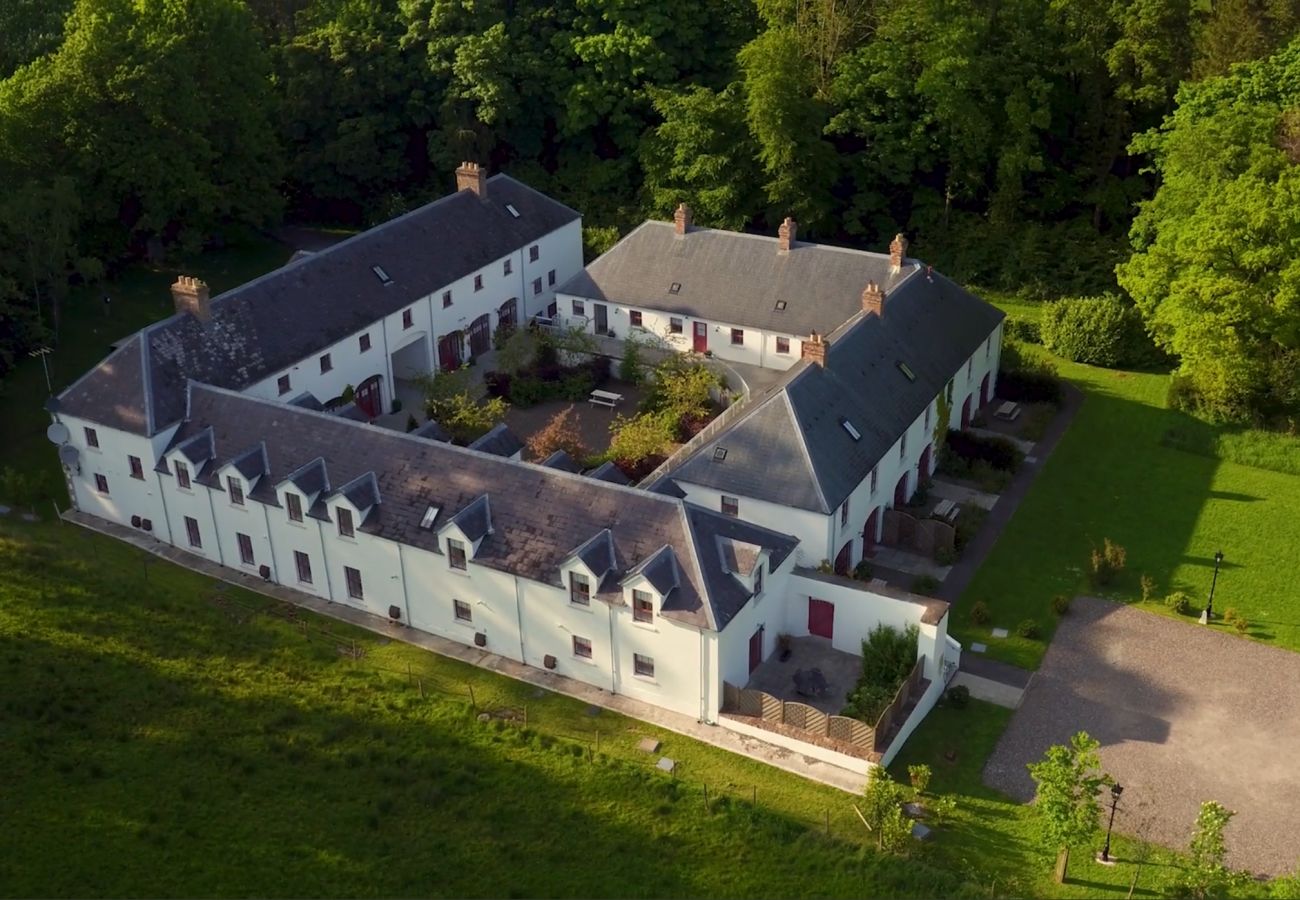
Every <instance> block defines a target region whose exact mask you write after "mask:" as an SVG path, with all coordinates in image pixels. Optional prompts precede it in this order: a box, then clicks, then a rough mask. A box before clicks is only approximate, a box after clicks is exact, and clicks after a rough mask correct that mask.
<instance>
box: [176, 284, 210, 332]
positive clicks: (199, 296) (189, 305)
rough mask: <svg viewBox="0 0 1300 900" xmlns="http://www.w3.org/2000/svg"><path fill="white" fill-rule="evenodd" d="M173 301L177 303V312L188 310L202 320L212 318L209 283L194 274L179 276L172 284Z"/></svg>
mask: <svg viewBox="0 0 1300 900" xmlns="http://www.w3.org/2000/svg"><path fill="white" fill-rule="evenodd" d="M172 302H173V303H175V304H176V311H177V312H187V313H189V314H190V315H192V316H194V318H196V319H198V320H199V321H200V322H206V321H208V320H209V319H211V318H212V293H211V291H209V290H208V283H207V282H206V281H200V280H199V279H197V278H195V277H193V276H192V275H181V276H179V277H177V279H176V283H175V284H173V285H172Z"/></svg>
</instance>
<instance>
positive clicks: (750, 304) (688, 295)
mask: <svg viewBox="0 0 1300 900" xmlns="http://www.w3.org/2000/svg"><path fill="white" fill-rule="evenodd" d="M917 270H918V266H917V265H916V264H915V263H914V262H910V261H909V262H908V263H906V264H905V265H904V266H903V268H902V270H901V271H900V272H898V273H894V272H892V271H891V268H890V263H889V254H887V253H885V254H881V253H867V252H865V251H862V250H852V249H849V248H845V247H835V246H832V245H830V244H814V243H796V244H795V246H794V247H793V248H792V249H791V250H790V251H788V252H786V253H780V252H779V251H778V249H777V239H776V238H772V237H766V236H763V235H757V234H744V233H742V232H737V231H718V230H715V229H711V228H692V229H691V230H690V231H688V232H687V233H686V234H685V235H682V236H678V235H677V234H676V232H675V230H674V227H673V224H672V223H671V222H643V223H642V224H641V225H639V226H638V227H637V228H636V229H634V230H633V231H632V232H631V233H630V234H628V235H627V237H625V238H623V240H621V241H619V242H618V243H617V244H615V245H614V246H613V247H612V248H610V250H609V251H608V252H606V253H605V254H604V255H602V256H601V257H600V258H599V259H597V260H596V261H595V262H593V263H592V264H591V265H589V266H587V268H586V269H585V270H584V271H582V272H579V273H578V274H577V275H575V276H574V277H573V278H571V279H569V280H568V281H567V282H565V283H564V284H563V285H562V286H561V287H560V291H561V293H565V294H573V295H574V296H578V297H589V298H591V299H593V300H603V301H605V302H607V303H614V304H620V303H621V304H625V305H627V306H638V307H643V308H646V309H654V310H662V311H664V312H670V313H680V314H681V315H684V316H690V317H692V318H700V319H708V320H711V321H717V322H726V323H729V324H734V325H743V326H748V327H752V328H761V329H764V330H768V331H775V332H780V333H785V334H793V335H807V334H811V333H812V332H814V331H817V332H820V333H823V334H825V333H827V332H830V331H833V330H834V329H836V328H838V327H839V326H840V325H842V324H843V323H844V322H846V321H847V320H848V319H849V318H851V317H852V316H853V315H854V314H855V313H858V312H860V311H861V310H862V291H863V289H864V288H865V287H866V286H867V282H868V281H875V282H876V283H877V284H879V285H880V286H881V287H882V288H884V289H885V290H886V291H888V290H890V289H892V288H895V287H897V286H898V285H899V284H901V283H902V282H903V281H906V280H908V279H909V278H913V277H915V276H916V274H917ZM674 283H675V284H678V285H680V289H679V290H678V292H677V293H670V288H671V287H672V285H673V284H674ZM778 301H781V302H784V303H785V308H784V309H783V310H778V309H777V308H776V307H777V302H778Z"/></svg>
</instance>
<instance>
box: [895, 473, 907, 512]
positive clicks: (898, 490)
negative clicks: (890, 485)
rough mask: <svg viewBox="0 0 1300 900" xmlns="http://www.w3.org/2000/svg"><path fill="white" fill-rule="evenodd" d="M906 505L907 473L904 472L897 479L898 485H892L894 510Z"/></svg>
mask: <svg viewBox="0 0 1300 900" xmlns="http://www.w3.org/2000/svg"><path fill="white" fill-rule="evenodd" d="M906 503H907V473H906V472H904V473H903V474H902V475H900V476H899V478H898V484H896V485H894V509H902V508H903V506H904V505H905V504H906Z"/></svg>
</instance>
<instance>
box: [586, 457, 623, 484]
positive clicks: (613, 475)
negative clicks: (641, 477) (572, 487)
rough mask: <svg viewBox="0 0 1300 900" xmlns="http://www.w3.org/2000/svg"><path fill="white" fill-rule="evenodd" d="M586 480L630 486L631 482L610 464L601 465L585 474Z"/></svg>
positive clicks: (621, 471) (617, 468) (620, 470)
mask: <svg viewBox="0 0 1300 900" xmlns="http://www.w3.org/2000/svg"><path fill="white" fill-rule="evenodd" d="M587 477H588V478H594V479H596V480H597V481H607V482H609V483H610V484H631V483H632V481H631V479H629V478H628V477H627V476H626V475H624V474H623V470H622V469H620V468H619V467H618V466H616V465H614V464H613V463H612V462H605V463H601V464H600V465H599V466H597V467H596V468H594V469H592V470H591V471H590V472H588V473H587Z"/></svg>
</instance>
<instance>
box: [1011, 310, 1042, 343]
mask: <svg viewBox="0 0 1300 900" xmlns="http://www.w3.org/2000/svg"><path fill="white" fill-rule="evenodd" d="M1002 334H1003V336H1005V337H1007V338H1009V339H1011V340H1013V341H1023V342H1024V343H1026V344H1041V343H1042V342H1043V331H1042V328H1041V326H1039V324H1038V323H1037V322H1035V321H1034V320H1032V319H1022V318H1020V317H1019V316H1007V319H1006V322H1005V323H1004V324H1003V326H1002Z"/></svg>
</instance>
